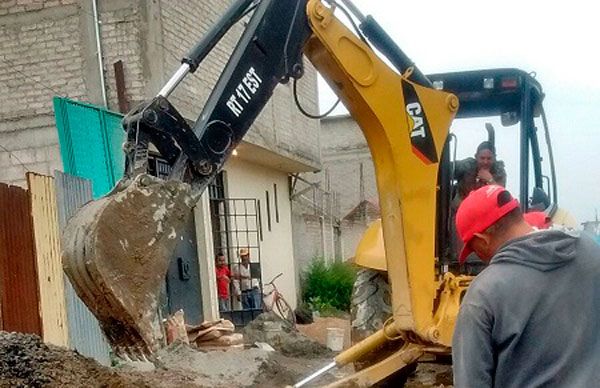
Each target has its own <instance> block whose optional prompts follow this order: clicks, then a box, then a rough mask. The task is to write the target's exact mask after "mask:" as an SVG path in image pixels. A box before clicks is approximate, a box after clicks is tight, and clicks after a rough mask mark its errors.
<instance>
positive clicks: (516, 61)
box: [319, 0, 600, 222]
mask: <svg viewBox="0 0 600 388" xmlns="http://www.w3.org/2000/svg"><path fill="white" fill-rule="evenodd" d="M355 4H357V5H358V6H359V7H360V9H361V10H362V11H363V13H365V14H371V15H373V16H374V17H375V19H377V21H378V22H379V23H380V24H381V25H382V26H383V28H384V29H385V30H386V31H387V32H388V33H389V34H390V35H391V36H392V38H393V39H394V40H395V41H396V43H397V44H398V45H399V46H400V47H401V48H402V49H403V50H404V52H405V53H406V54H407V55H409V56H410V57H411V59H412V60H413V61H414V62H415V63H416V64H417V65H418V66H419V67H420V69H421V70H422V71H423V72H424V73H426V74H427V73H437V72H448V71H459V70H474V69H483V68H498V67H516V68H520V69H522V70H525V71H528V72H531V71H534V72H536V74H537V76H536V78H537V79H538V81H540V83H541V84H542V87H543V89H544V91H545V94H546V99H545V102H544V106H545V110H546V115H547V117H548V121H549V127H550V133H551V136H552V145H553V148H554V154H555V163H556V167H557V178H558V189H559V190H558V192H559V205H560V206H561V207H564V208H565V209H567V210H569V211H570V212H571V213H572V214H573V215H574V216H575V217H576V218H577V220H578V221H579V222H583V221H587V220H592V219H593V218H594V211H595V209H596V208H599V211H600V162H599V159H598V153H599V151H600V125H599V124H598V122H599V121H600V118H597V117H595V115H596V112H597V111H598V110H600V109H599V108H600V54H599V50H598V39H599V38H600V21H599V20H598V12H597V9H596V5H595V3H594V2H591V1H590V2H588V1H583V0H572V1H569V2H546V1H515V0H503V1H487V2H483V1H467V0H455V1H451V2H450V1H433V0H420V1H418V2H400V1H395V0H369V1H367V0H355ZM321 81H322V80H321ZM319 88H320V101H321V110H322V111H323V110H325V109H327V108H328V107H329V106H331V103H332V102H333V101H335V98H334V96H333V93H332V92H331V91H330V90H328V88H327V86H326V85H325V83H324V82H320V83H319ZM338 113H339V111H338ZM496 128H497V137H498V139H499V142H498V156H499V158H500V159H503V160H505V161H506V163H507V171H508V174H509V182H508V186H509V189H511V190H517V189H518V186H517V177H516V174H517V170H516V169H517V168H518V167H517V165H518V164H517V158H518V154H516V153H515V152H514V151H513V150H512V149H514V147H511V146H509V144H513V143H514V144H515V145H516V144H518V141H517V140H516V138H512V136H516V135H515V134H516V131H514V130H511V129H510V128H509V129H508V130H506V131H505V132H503V133H498V132H501V131H502V129H503V128H499V124H498V125H497V126H496ZM458 131H459V130H458V129H457V132H458ZM469 131H470V132H468V133H469V135H468V136H463V137H465V139H463V141H460V140H459V157H464V156H470V155H471V154H472V151H471V150H472V147H473V144H475V145H476V144H477V143H478V142H479V141H480V140H482V139H483V138H484V137H485V131H484V130H483V128H482V129H481V130H479V129H473V128H471V129H470V130H469ZM466 137H468V138H466ZM511 141H512V143H511ZM467 150H468V151H467ZM515 194H516V193H515Z"/></svg>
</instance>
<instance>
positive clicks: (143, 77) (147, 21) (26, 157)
mask: <svg viewBox="0 0 600 388" xmlns="http://www.w3.org/2000/svg"><path fill="white" fill-rule="evenodd" d="M98 4H99V14H100V20H101V27H100V30H101V42H102V43H101V44H102V51H103V59H104V70H105V72H106V74H105V84H106V89H107V96H108V105H109V108H110V109H112V110H117V107H118V103H117V95H116V86H115V75H114V70H113V64H114V62H116V61H117V60H121V61H123V65H124V73H125V88H126V91H127V92H126V98H127V100H128V101H129V104H130V105H129V106H130V107H133V106H134V105H135V104H137V103H139V102H141V101H143V100H144V99H146V98H148V97H150V96H152V95H154V94H155V93H156V92H157V91H158V90H159V88H160V87H161V86H162V84H163V83H164V82H165V81H166V80H167V79H168V77H170V75H171V74H172V73H173V72H174V71H175V70H176V69H177V67H178V66H179V61H180V58H181V57H182V56H183V55H184V53H185V52H187V50H188V49H189V48H190V47H191V46H193V44H194V43H195V42H196V40H197V39H198V38H199V37H200V36H201V35H202V33H204V32H205V31H206V30H207V29H208V28H209V26H210V25H211V24H212V23H213V22H214V21H216V20H217V19H218V18H219V16H220V15H221V13H222V12H223V10H224V9H225V8H226V6H227V5H228V4H229V2H224V1H219V0H178V1H165V0H149V1H143V2H141V1H139V0H111V1H99V2H98ZM240 32H241V27H240V26H236V28H234V30H233V31H232V32H230V33H229V34H228V35H226V36H225V38H224V40H223V41H222V42H221V43H220V44H219V45H218V46H217V47H216V48H215V50H214V51H213V52H212V53H211V54H210V55H209V57H208V58H207V59H206V60H205V62H204V63H203V64H202V66H201V68H200V69H199V70H198V71H197V72H196V74H194V75H192V76H190V77H189V79H187V80H186V81H184V83H183V84H182V85H181V87H180V89H179V90H178V91H177V92H176V93H175V94H174V95H173V98H172V101H173V103H174V104H175V106H177V107H178V109H180V110H181V111H182V112H183V113H184V114H185V115H186V116H187V117H188V118H191V119H195V118H196V116H197V114H198V113H199V111H200V109H201V107H202V104H203V103H204V101H205V100H206V98H207V97H208V93H209V92H210V90H211V87H212V85H214V83H215V82H216V80H217V77H218V74H219V73H220V70H221V69H222V67H223V66H224V65H225V62H226V60H227V59H228V57H229V53H230V51H231V49H232V48H233V45H234V44H235V42H236V41H237V38H238V36H239V34H240ZM95 44H96V43H95V36H94V23H93V12H92V7H91V2H90V1H83V0H79V1H77V0H54V1H52V0H38V1H34V0H28V1H26V0H0V181H3V182H9V183H13V184H22V183H24V180H23V177H24V173H25V171H26V170H31V171H36V172H39V173H43V174H49V173H50V174H51V173H52V171H53V170H55V169H62V164H61V161H60V153H59V148H58V136H57V133H56V129H55V126H54V116H53V110H52V97H53V96H55V95H59V96H66V97H70V98H74V99H77V100H81V101H85V102H90V103H94V104H101V103H102V99H101V92H100V90H101V89H100V78H99V67H98V62H97V57H96V47H95ZM300 95H301V97H300V98H301V100H302V101H303V103H304V105H305V107H306V109H309V110H311V111H317V96H316V73H315V71H314V70H312V68H311V67H310V66H308V67H307V74H306V76H305V77H304V78H303V79H302V80H301V82H300ZM245 140H247V141H249V142H251V143H254V144H256V145H259V146H261V147H265V148H267V149H270V150H273V151H275V152H277V153H279V154H281V155H283V156H286V157H288V158H291V159H293V160H296V161H300V162H302V163H305V164H306V165H309V166H313V167H315V168H316V167H318V165H319V123H318V122H317V121H315V120H308V119H306V118H304V117H303V116H301V115H300V114H299V112H298V111H297V110H296V107H295V105H294V102H293V99H292V94H291V85H281V86H279V87H278V88H277V90H276V91H275V98H273V99H272V100H271V101H270V102H269V104H268V105H267V107H265V110H264V111H263V113H262V114H261V116H260V117H259V119H258V120H257V122H256V124H255V125H254V126H253V128H252V129H251V130H250V132H249V134H248V136H247V138H246V139H245Z"/></svg>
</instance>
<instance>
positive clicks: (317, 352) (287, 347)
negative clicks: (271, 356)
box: [243, 312, 334, 358]
mask: <svg viewBox="0 0 600 388" xmlns="http://www.w3.org/2000/svg"><path fill="white" fill-rule="evenodd" d="M243 333H244V338H245V339H246V343H248V344H254V343H256V342H266V343H268V344H269V345H271V346H272V347H273V348H274V349H275V350H277V351H279V352H281V353H282V354H283V355H285V356H287V357H299V358H315V357H332V356H333V355H334V353H333V352H332V351H331V350H329V349H328V348H327V347H326V346H324V345H322V344H320V343H319V342H317V341H314V340H312V339H311V338H309V337H307V336H305V335H304V334H302V333H300V332H299V331H298V330H296V329H294V328H293V327H292V326H291V325H290V324H289V323H288V322H286V321H284V320H282V319H281V318H280V317H279V316H278V315H277V314H275V313H273V312H268V313H264V314H261V315H259V316H258V317H257V318H256V319H255V320H254V321H252V322H250V323H249V324H248V325H247V326H246V327H245V328H244V330H243Z"/></svg>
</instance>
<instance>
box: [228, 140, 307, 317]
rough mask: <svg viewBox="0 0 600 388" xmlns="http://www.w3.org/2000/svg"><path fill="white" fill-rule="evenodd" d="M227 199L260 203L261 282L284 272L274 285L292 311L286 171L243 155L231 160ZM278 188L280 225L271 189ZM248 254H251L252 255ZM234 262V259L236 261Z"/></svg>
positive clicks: (293, 295) (293, 276)
mask: <svg viewBox="0 0 600 388" xmlns="http://www.w3.org/2000/svg"><path fill="white" fill-rule="evenodd" d="M225 171H226V180H227V182H226V186H227V196H228V197H229V198H256V199H259V200H260V207H261V217H262V220H261V221H262V231H263V240H262V241H261V242H260V251H261V252H260V255H261V266H262V279H263V283H264V282H268V281H270V280H271V279H272V278H273V277H274V276H276V275H277V274H279V273H280V272H283V276H282V277H280V278H279V279H277V281H276V284H277V287H278V288H279V290H280V291H281V292H282V293H283V295H284V297H285V299H286V300H287V301H288V302H289V303H290V305H291V306H292V308H295V307H296V303H297V298H296V274H295V268H294V248H293V241H292V212H291V204H290V199H289V197H290V196H289V187H288V174H287V172H283V171H279V170H275V169H271V168H268V167H264V166H261V165H258V164H254V163H251V162H248V161H245V160H244V159H243V155H242V154H241V152H240V155H238V156H236V157H232V158H231V159H230V160H229V161H228V162H227V164H226V165H225ZM273 184H276V185H277V201H278V208H279V222H277V221H276V219H275V204H274V198H275V195H274V186H273ZM266 191H269V200H270V207H271V230H270V231H269V229H268V226H267V209H266V194H265V192H266ZM252 254H253V253H252V251H251V255H252ZM235 260H237V258H235Z"/></svg>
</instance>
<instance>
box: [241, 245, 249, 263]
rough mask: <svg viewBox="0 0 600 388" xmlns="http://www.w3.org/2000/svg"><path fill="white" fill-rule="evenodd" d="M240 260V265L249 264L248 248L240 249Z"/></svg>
mask: <svg viewBox="0 0 600 388" xmlns="http://www.w3.org/2000/svg"><path fill="white" fill-rule="evenodd" d="M240 259H241V260H242V263H244V264H246V263H249V262H250V251H249V250H248V248H241V249H240Z"/></svg>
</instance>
